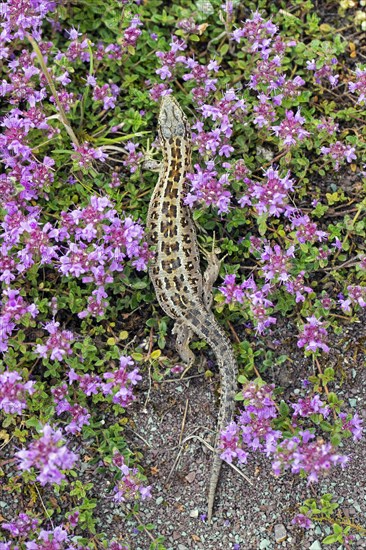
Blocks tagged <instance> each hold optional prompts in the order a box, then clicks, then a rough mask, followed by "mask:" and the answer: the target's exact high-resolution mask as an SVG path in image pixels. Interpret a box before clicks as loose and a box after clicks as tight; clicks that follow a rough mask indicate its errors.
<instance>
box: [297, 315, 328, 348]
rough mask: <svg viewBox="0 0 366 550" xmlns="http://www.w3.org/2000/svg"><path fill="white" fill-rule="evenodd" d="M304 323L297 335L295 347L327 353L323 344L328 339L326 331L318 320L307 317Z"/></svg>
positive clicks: (325, 345)
mask: <svg viewBox="0 0 366 550" xmlns="http://www.w3.org/2000/svg"><path fill="white" fill-rule="evenodd" d="M306 320H307V321H308V323H306V324H305V325H304V326H303V329H302V332H301V333H300V335H299V339H298V342H297V345H298V347H299V348H303V347H305V349H306V351H317V350H318V349H322V350H323V351H325V352H326V353H328V352H329V347H328V346H327V344H326V343H325V342H326V340H327V338H328V333H327V330H326V329H325V327H324V323H322V322H321V321H320V320H319V319H317V318H316V317H315V316H314V315H312V316H311V317H307V318H306Z"/></svg>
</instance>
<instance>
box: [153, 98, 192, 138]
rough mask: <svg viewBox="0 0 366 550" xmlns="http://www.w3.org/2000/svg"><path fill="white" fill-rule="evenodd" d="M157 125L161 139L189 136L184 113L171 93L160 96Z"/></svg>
mask: <svg viewBox="0 0 366 550" xmlns="http://www.w3.org/2000/svg"><path fill="white" fill-rule="evenodd" d="M158 127H159V134H160V136H161V138H162V139H172V138H175V137H183V138H185V137H188V136H189V132H190V129H189V124H188V121H187V118H186V115H185V114H184V113H183V111H182V109H181V108H180V106H179V103H178V102H177V100H176V99H174V97H172V96H171V95H166V96H163V97H162V98H161V103H160V111H159V119H158Z"/></svg>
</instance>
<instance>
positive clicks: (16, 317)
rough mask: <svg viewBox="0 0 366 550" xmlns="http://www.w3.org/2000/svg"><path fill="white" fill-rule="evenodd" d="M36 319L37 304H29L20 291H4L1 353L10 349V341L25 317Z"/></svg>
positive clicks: (0, 324) (0, 333) (0, 336)
mask: <svg viewBox="0 0 366 550" xmlns="http://www.w3.org/2000/svg"><path fill="white" fill-rule="evenodd" d="M27 314H28V315H30V317H32V318H35V317H36V316H37V314H38V309H37V307H36V306H35V304H28V303H27V302H26V301H25V300H24V298H23V296H21V295H20V292H19V290H14V289H11V288H7V289H5V290H3V300H2V301H1V310H0V351H1V352H5V351H7V349H8V339H9V337H10V336H11V334H12V332H13V330H14V329H15V327H16V326H17V324H20V323H21V321H22V319H23V318H24V316H25V315H27Z"/></svg>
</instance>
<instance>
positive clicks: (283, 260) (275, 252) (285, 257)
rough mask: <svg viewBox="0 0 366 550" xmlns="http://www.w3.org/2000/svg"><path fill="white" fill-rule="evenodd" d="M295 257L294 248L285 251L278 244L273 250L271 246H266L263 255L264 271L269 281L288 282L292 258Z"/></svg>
mask: <svg viewBox="0 0 366 550" xmlns="http://www.w3.org/2000/svg"><path fill="white" fill-rule="evenodd" d="M293 257H294V246H290V248H288V249H287V250H286V251H283V250H282V249H281V247H280V246H279V245H278V244H275V245H274V247H273V248H272V247H271V246H270V245H265V246H264V251H263V252H262V253H261V262H262V263H263V266H262V269H263V273H264V276H265V278H266V280H267V281H278V282H286V281H288V279H289V277H290V275H289V269H290V268H291V262H290V258H293Z"/></svg>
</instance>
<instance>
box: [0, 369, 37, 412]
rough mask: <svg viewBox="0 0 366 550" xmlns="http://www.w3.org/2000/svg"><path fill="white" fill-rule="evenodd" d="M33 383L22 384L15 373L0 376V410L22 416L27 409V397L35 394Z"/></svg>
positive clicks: (5, 373)
mask: <svg viewBox="0 0 366 550" xmlns="http://www.w3.org/2000/svg"><path fill="white" fill-rule="evenodd" d="M34 385H35V382H33V381H32V380H29V381H28V382H23V379H22V377H21V376H20V374H19V373H18V372H17V371H12V372H11V371H7V370H6V371H5V372H3V373H2V374H0V409H2V410H3V411H4V412H6V413H8V414H22V412H23V411H24V409H26V408H27V400H26V397H27V395H32V394H33V393H34V392H35V388H34Z"/></svg>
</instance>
